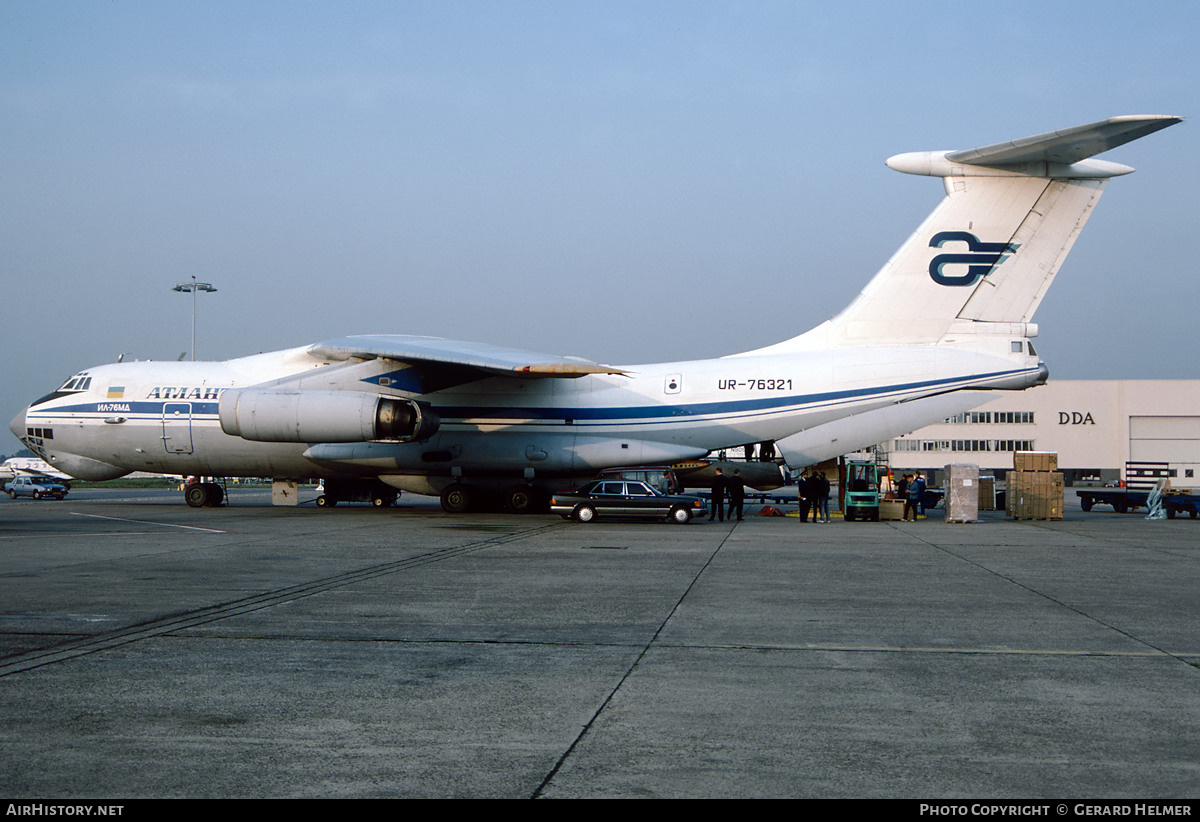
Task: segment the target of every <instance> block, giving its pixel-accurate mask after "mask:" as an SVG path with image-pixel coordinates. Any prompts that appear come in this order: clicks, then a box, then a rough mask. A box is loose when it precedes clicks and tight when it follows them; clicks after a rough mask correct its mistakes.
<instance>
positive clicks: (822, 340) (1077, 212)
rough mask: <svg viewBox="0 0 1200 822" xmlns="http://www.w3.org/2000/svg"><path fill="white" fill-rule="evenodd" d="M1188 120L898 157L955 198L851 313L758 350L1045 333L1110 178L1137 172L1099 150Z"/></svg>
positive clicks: (1140, 118)
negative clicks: (1040, 323) (1061, 281)
mask: <svg viewBox="0 0 1200 822" xmlns="http://www.w3.org/2000/svg"><path fill="white" fill-rule="evenodd" d="M1180 120H1181V118H1179V117H1173V116H1166V115H1132V116H1126V117H1113V118H1112V119H1109V120H1101V121H1099V122H1096V123H1089V124H1087V125H1082V126H1076V127H1074V128H1068V129H1064V130H1062V131H1054V132H1050V133H1048V134H1039V135H1036V136H1033V137H1026V138H1024V139H1020V140H1012V141H1009V142H1004V143H997V144H995V145H988V146H982V147H980V148H974V149H968V150H965V151H927V152H915V153H910V154H898V155H896V156H895V157H892V158H890V159H889V160H888V161H887V164H888V166H889V167H891V168H892V169H895V170H896V171H902V172H904V173H906V174H920V175H925V176H930V177H941V178H942V182H943V184H944V185H945V189H946V197H945V199H943V200H942V201H941V203H940V204H939V205H938V207H937V208H936V209H935V210H934V212H933V213H932V214H931V215H929V217H928V219H926V220H925V222H924V223H922V224H921V226H920V227H919V228H918V229H917V230H916V232H915V233H914V234H913V235H912V236H911V237H910V238H909V239H908V241H907V242H905V243H904V245H903V246H901V248H900V249H899V250H898V251H897V252H896V254H895V255H894V256H893V257H892V258H891V259H890V260H888V262H887V264H886V265H884V267H883V268H882V269H881V270H880V271H879V273H878V274H876V275H875V277H874V278H873V279H872V280H871V281H870V282H869V283H868V284H867V286H866V288H864V289H863V290H862V292H861V293H860V294H859V295H858V297H857V298H856V299H855V300H854V301H853V302H852V303H851V304H850V305H849V306H848V307H847V308H846V309H845V310H844V311H842V313H840V314H838V315H837V316H836V317H834V318H833V319H831V320H829V321H828V322H826V323H823V324H822V325H820V326H818V327H817V328H815V329H813V330H812V331H810V332H808V333H807V334H804V335H801V336H799V337H795V338H793V339H791V340H787V341H786V342H783V343H779V344H778V345H774V346H771V347H770V348H768V349H763V350H760V351H757V352H753V353H768V352H769V353H785V352H787V351H789V350H795V351H802V350H811V349H814V348H829V347H832V348H838V347H861V346H875V345H921V344H937V343H941V342H949V341H959V342H961V341H963V340H964V339H965V338H968V337H972V336H978V335H987V336H990V335H991V334H992V333H997V334H1004V335H1008V336H1012V335H1014V334H1015V335H1018V336H1022V337H1032V336H1034V335H1036V333H1037V331H1036V327H1035V326H1033V325H1032V324H1031V319H1032V317H1033V314H1034V311H1036V310H1037V307H1038V305H1039V304H1040V303H1041V301H1042V298H1043V297H1044V296H1045V294H1046V290H1047V289H1048V288H1049V287H1050V284H1051V283H1052V282H1053V281H1054V276H1055V274H1057V273H1058V269H1059V267H1060V266H1061V265H1062V262H1063V260H1064V259H1065V258H1066V256H1067V253H1068V252H1069V251H1070V250H1071V246H1072V245H1073V244H1074V243H1075V240H1076V238H1077V237H1078V236H1079V232H1080V231H1081V230H1082V229H1083V226H1084V223H1086V222H1087V219H1088V217H1089V216H1090V215H1091V213H1092V209H1093V208H1094V207H1095V205H1096V201H1097V200H1099V199H1100V195H1101V193H1102V192H1103V191H1104V187H1105V185H1107V183H1108V180H1109V179H1110V178H1112V177H1116V176H1120V175H1123V174H1128V173H1130V172H1131V171H1133V169H1132V168H1130V167H1129V166H1124V165H1119V164H1117V163H1112V162H1106V161H1103V160H1093V159H1090V158H1092V157H1093V156H1094V155H1096V154H1099V153H1101V152H1104V151H1107V150H1109V149H1111V148H1115V147H1117V146H1120V145H1123V144H1125V143H1128V142H1130V141H1132V140H1136V139H1138V138H1139V137H1144V136H1146V135H1147V134H1151V133H1153V132H1155V131H1158V130H1160V129H1163V128H1166V127H1167V126H1171V125H1174V124H1175V123H1178V122H1180ZM1022 326H1024V327H1022Z"/></svg>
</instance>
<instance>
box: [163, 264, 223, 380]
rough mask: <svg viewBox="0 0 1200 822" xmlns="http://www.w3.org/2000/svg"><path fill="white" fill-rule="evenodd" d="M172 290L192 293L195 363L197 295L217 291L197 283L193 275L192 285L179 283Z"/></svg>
mask: <svg viewBox="0 0 1200 822" xmlns="http://www.w3.org/2000/svg"><path fill="white" fill-rule="evenodd" d="M171 290H172V291H182V292H185V293H186V292H188V291H190V292H191V293H192V362H195V361H196V294H197V293H198V292H200V291H206V292H209V293H211V292H213V291H216V290H217V289H216V288H214V287H213V284H212V283H198V282H196V275H194V274H193V275H192V281H191V282H190V283H188V282H184V283H177V284H176V285H175V287H174V288H172V289H171Z"/></svg>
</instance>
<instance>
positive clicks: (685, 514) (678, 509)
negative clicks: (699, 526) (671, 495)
mask: <svg viewBox="0 0 1200 822" xmlns="http://www.w3.org/2000/svg"><path fill="white" fill-rule="evenodd" d="M668 518H669V519H670V520H671V522H674V523H676V524H678V525H687V524H688V523H689V522H691V521H692V512H691V511H689V510H688V509H686V508H684V507H683V506H682V505H676V506H675V507H674V508H672V509H671V514H670V516H669V517H668Z"/></svg>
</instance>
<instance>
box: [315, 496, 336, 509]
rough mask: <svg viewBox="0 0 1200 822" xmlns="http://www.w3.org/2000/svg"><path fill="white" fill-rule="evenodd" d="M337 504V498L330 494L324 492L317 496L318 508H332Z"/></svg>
mask: <svg viewBox="0 0 1200 822" xmlns="http://www.w3.org/2000/svg"><path fill="white" fill-rule="evenodd" d="M335 505H337V500H336V499H334V498H333V497H331V496H329V495H328V494H322V495H321V496H319V497H317V507H318V508H332V507H333V506H335Z"/></svg>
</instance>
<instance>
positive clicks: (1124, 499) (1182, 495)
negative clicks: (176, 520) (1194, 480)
mask: <svg viewBox="0 0 1200 822" xmlns="http://www.w3.org/2000/svg"><path fill="white" fill-rule="evenodd" d="M1075 494H1076V496H1078V497H1079V507H1080V508H1082V509H1083V510H1084V511H1090V510H1092V506H1093V505H1095V504H1096V503H1100V504H1101V505H1111V506H1112V507H1113V510H1114V511H1116V512H1117V513H1118V514H1124V513H1125V512H1127V511H1133V510H1136V509H1138V508H1146V507H1148V500H1149V498H1150V492H1149V491H1130V490H1129V489H1128V488H1080V489H1079V490H1077V491H1076V492H1075ZM1162 505H1163V509H1164V510H1165V511H1166V512H1167V519H1175V517H1177V516H1181V515H1183V514H1187V515H1188V516H1189V517H1191V518H1192V519H1195V518H1196V517H1197V516H1200V495H1198V494H1193V493H1191V492H1190V491H1183V492H1173V491H1167V492H1166V493H1165V494H1163V497H1162Z"/></svg>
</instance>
